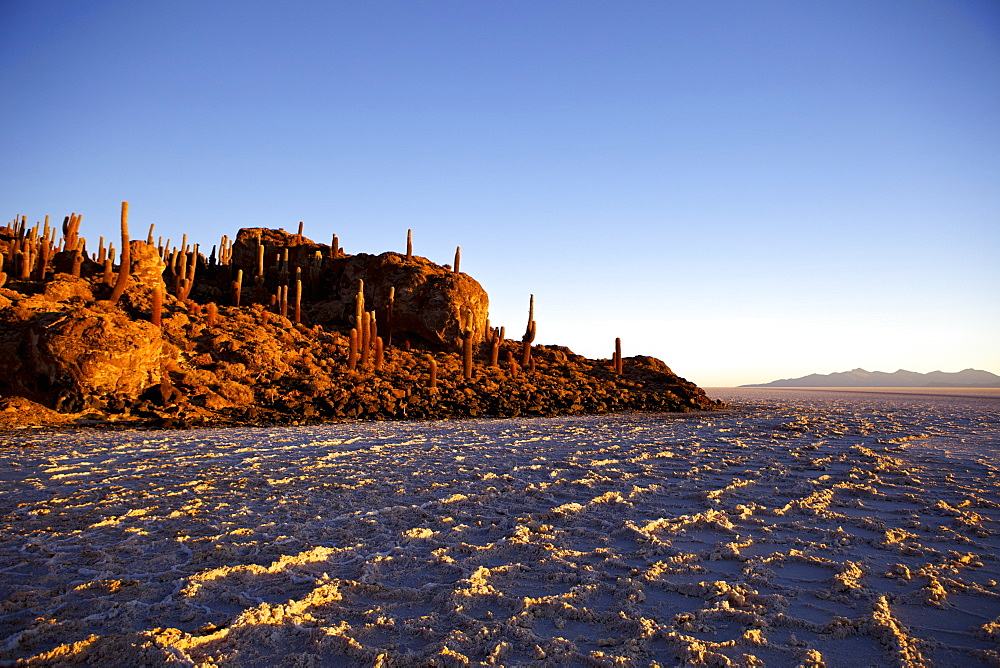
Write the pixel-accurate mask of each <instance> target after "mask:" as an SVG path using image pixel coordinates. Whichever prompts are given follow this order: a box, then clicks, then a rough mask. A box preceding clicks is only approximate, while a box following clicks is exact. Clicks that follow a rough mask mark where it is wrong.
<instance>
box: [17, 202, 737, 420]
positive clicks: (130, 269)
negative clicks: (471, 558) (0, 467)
mask: <svg viewBox="0 0 1000 668" xmlns="http://www.w3.org/2000/svg"><path fill="white" fill-rule="evenodd" d="M80 223H81V217H80V216H78V215H76V214H73V215H71V216H67V217H66V218H65V219H64V220H63V223H62V226H61V229H56V226H54V225H50V224H49V220H48V217H46V220H45V222H44V223H38V224H36V225H34V226H33V227H29V226H28V224H27V220H26V219H25V218H24V217H19V218H18V219H16V220H15V221H13V222H11V223H8V224H7V225H6V226H5V227H0V397H2V399H0V428H8V429H9V428H14V427H24V426H30V425H43V426H59V425H67V426H73V425H91V426H127V427H165V428H174V427H196V426H228V425H247V424H260V425H273V424H302V423H307V422H323V421H332V420H338V419H366V420H377V419H438V418H456V417H472V416H496V417H514V416H553V415H572V414H584V413H606V412H616V411H629V410H641V411H694V410H712V409H718V408H722V407H724V404H722V402H720V401H716V400H712V399H710V398H708V397H707V396H706V395H705V393H704V391H702V390H701V389H700V388H698V387H697V386H696V385H694V384H693V383H691V382H688V381H686V380H684V379H683V378H679V377H678V376H676V375H675V374H674V373H673V372H672V371H671V370H670V369H669V367H667V365H666V364H664V363H663V362H661V361H660V360H657V359H655V358H652V357H646V356H635V357H628V358H622V357H621V354H620V344H619V345H618V348H617V349H616V352H615V354H614V355H612V357H611V359H603V360H594V359H587V358H585V357H582V356H580V355H576V354H574V353H573V352H572V351H571V350H569V349H568V348H565V347H562V346H552V345H536V344H535V343H534V338H535V332H536V324H535V319H534V305H533V301H532V303H531V304H530V305H529V309H528V318H527V325H526V327H525V332H524V334H523V335H522V336H520V337H518V338H515V337H511V336H508V333H507V332H506V331H505V328H504V327H494V326H493V325H492V324H491V323H490V321H489V317H488V309H489V298H488V296H487V294H486V291H485V290H484V289H483V288H482V286H481V285H480V284H479V283H478V282H477V281H476V280H475V279H473V278H472V277H471V276H469V275H467V274H465V273H462V272H461V271H460V261H461V255H460V252H461V251H460V249H457V250H456V254H455V262H454V265H438V264H435V263H434V262H431V261H430V260H428V259H426V258H423V257H420V256H418V255H415V254H414V253H413V249H412V239H411V237H410V236H409V235H408V239H407V250H406V252H405V253H396V252H385V253H381V254H379V255H371V254H367V253H357V254H353V255H352V254H348V253H346V252H345V251H344V250H343V249H342V248H341V247H340V244H339V240H338V238H337V236H336V235H333V236H332V238H331V242H330V244H322V243H317V242H315V241H313V240H311V239H309V238H307V237H306V236H304V234H303V230H302V225H301V224H300V226H299V230H298V232H297V233H290V232H285V231H284V230H272V229H263V228H248V229H241V230H239V232H238V233H237V234H236V237H235V238H234V239H232V240H230V239H228V238H227V237H223V238H222V239H221V240H220V242H219V243H218V244H217V245H216V246H213V248H212V249H211V251H210V252H208V253H205V252H204V251H203V250H202V249H201V248H200V247H199V246H198V245H191V244H189V243H188V240H187V237H186V236H185V237H184V238H183V239H182V240H181V242H180V244H179V245H177V246H172V245H171V242H170V241H169V240H167V241H166V242H163V240H162V239H154V236H153V228H152V227H150V230H149V233H148V236H147V237H146V239H144V240H131V239H130V238H129V230H128V205H127V203H123V205H122V220H121V239H120V245H119V248H118V250H117V251H116V249H115V248H114V244H108V245H105V243H104V238H103V237H101V238H100V241H99V243H98V244H97V250H96V252H89V251H88V242H87V241H86V240H85V239H84V238H83V237H82V236H80ZM89 247H90V248H91V249H92V248H93V247H94V244H93V243H90V244H89ZM610 348H611V345H609V349H610Z"/></svg>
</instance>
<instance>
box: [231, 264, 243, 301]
mask: <svg viewBox="0 0 1000 668" xmlns="http://www.w3.org/2000/svg"><path fill="white" fill-rule="evenodd" d="M242 291H243V270H242V269H237V270H236V280H234V281H233V306H239V305H240V293H241V292H242Z"/></svg>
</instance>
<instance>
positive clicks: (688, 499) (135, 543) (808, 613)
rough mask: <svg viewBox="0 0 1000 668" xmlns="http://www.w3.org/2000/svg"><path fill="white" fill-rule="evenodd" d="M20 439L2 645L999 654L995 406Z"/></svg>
mask: <svg viewBox="0 0 1000 668" xmlns="http://www.w3.org/2000/svg"><path fill="white" fill-rule="evenodd" d="M713 396H719V397H720V398H723V399H725V400H727V401H730V402H732V403H733V404H734V405H735V406H737V407H738V408H740V410H738V411H733V412H725V413H717V414H701V415H684V416H673V415H641V414H631V415H614V416H592V417H572V418H557V419H530V420H529V419H524V420H467V421H459V422H430V423H367V424H338V425H326V426H319V427H297V428H283V429H226V430H197V431H183V432H128V433H121V432H119V433H113V432H89V433H76V434H45V433H33V434H16V435H10V434H8V435H5V436H0V447H2V450H0V452H2V455H3V456H2V457H0V479H2V480H3V481H4V485H3V488H2V492H0V514H2V522H3V532H2V538H0V662H3V663H11V662H16V661H19V660H24V661H27V662H28V663H36V664H39V665H50V664H53V663H60V662H74V661H81V662H89V663H94V664H108V665H125V664H128V665H136V664H140V663H143V662H145V663H153V664H159V663H179V664H184V665H202V664H209V663H212V662H214V663H218V664H227V665H269V666H270V665H330V666H342V665H465V664H480V665H482V664H493V665H530V664H534V665H557V664H558V665H677V664H679V663H683V662H687V663H689V664H691V665H730V664H735V665H746V666H756V665H778V666H784V665H811V666H820V665H824V662H825V664H826V665H830V666H834V665H851V664H859V665H871V664H876V665H925V664H931V663H933V664H935V665H961V666H976V665H994V666H995V665H998V664H1000V586H998V584H997V582H998V581H1000V562H998V554H1000V549H998V548H1000V485H998V482H1000V478H998V463H997V462H998V460H1000V458H998V456H997V455H998V450H1000V445H998V443H1000V411H998V409H1000V397H997V396H993V397H989V396H987V397H980V398H973V397H961V396H954V397H928V396H917V395H914V396H904V395H879V394H873V393H869V394H864V395H861V394H840V393H830V392H826V393H823V392H809V391H787V390H785V391H775V390H726V391H720V392H716V393H713Z"/></svg>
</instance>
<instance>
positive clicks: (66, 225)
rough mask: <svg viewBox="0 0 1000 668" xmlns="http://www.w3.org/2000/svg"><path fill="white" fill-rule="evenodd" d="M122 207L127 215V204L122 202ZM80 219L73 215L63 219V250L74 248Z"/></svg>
mask: <svg viewBox="0 0 1000 668" xmlns="http://www.w3.org/2000/svg"><path fill="white" fill-rule="evenodd" d="M122 206H123V207H124V208H125V210H126V215H127V210H128V204H127V203H124V202H123V203H122ZM81 218H83V216H78V215H76V214H75V213H74V214H70V215H69V216H66V218H65V219H63V248H64V249H65V250H72V249H74V248H76V240H77V237H78V234H77V233H78V232H79V230H80V219H81Z"/></svg>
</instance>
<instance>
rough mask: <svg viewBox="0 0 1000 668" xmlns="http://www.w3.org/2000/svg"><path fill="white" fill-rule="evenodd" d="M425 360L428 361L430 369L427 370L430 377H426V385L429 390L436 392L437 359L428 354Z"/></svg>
mask: <svg viewBox="0 0 1000 668" xmlns="http://www.w3.org/2000/svg"><path fill="white" fill-rule="evenodd" d="M427 360H428V362H429V363H430V371H429V374H430V377H429V378H428V381H427V387H428V388H429V389H430V391H431V392H437V386H438V365H437V360H435V359H434V358H433V357H432V356H430V355H428V356H427Z"/></svg>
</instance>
